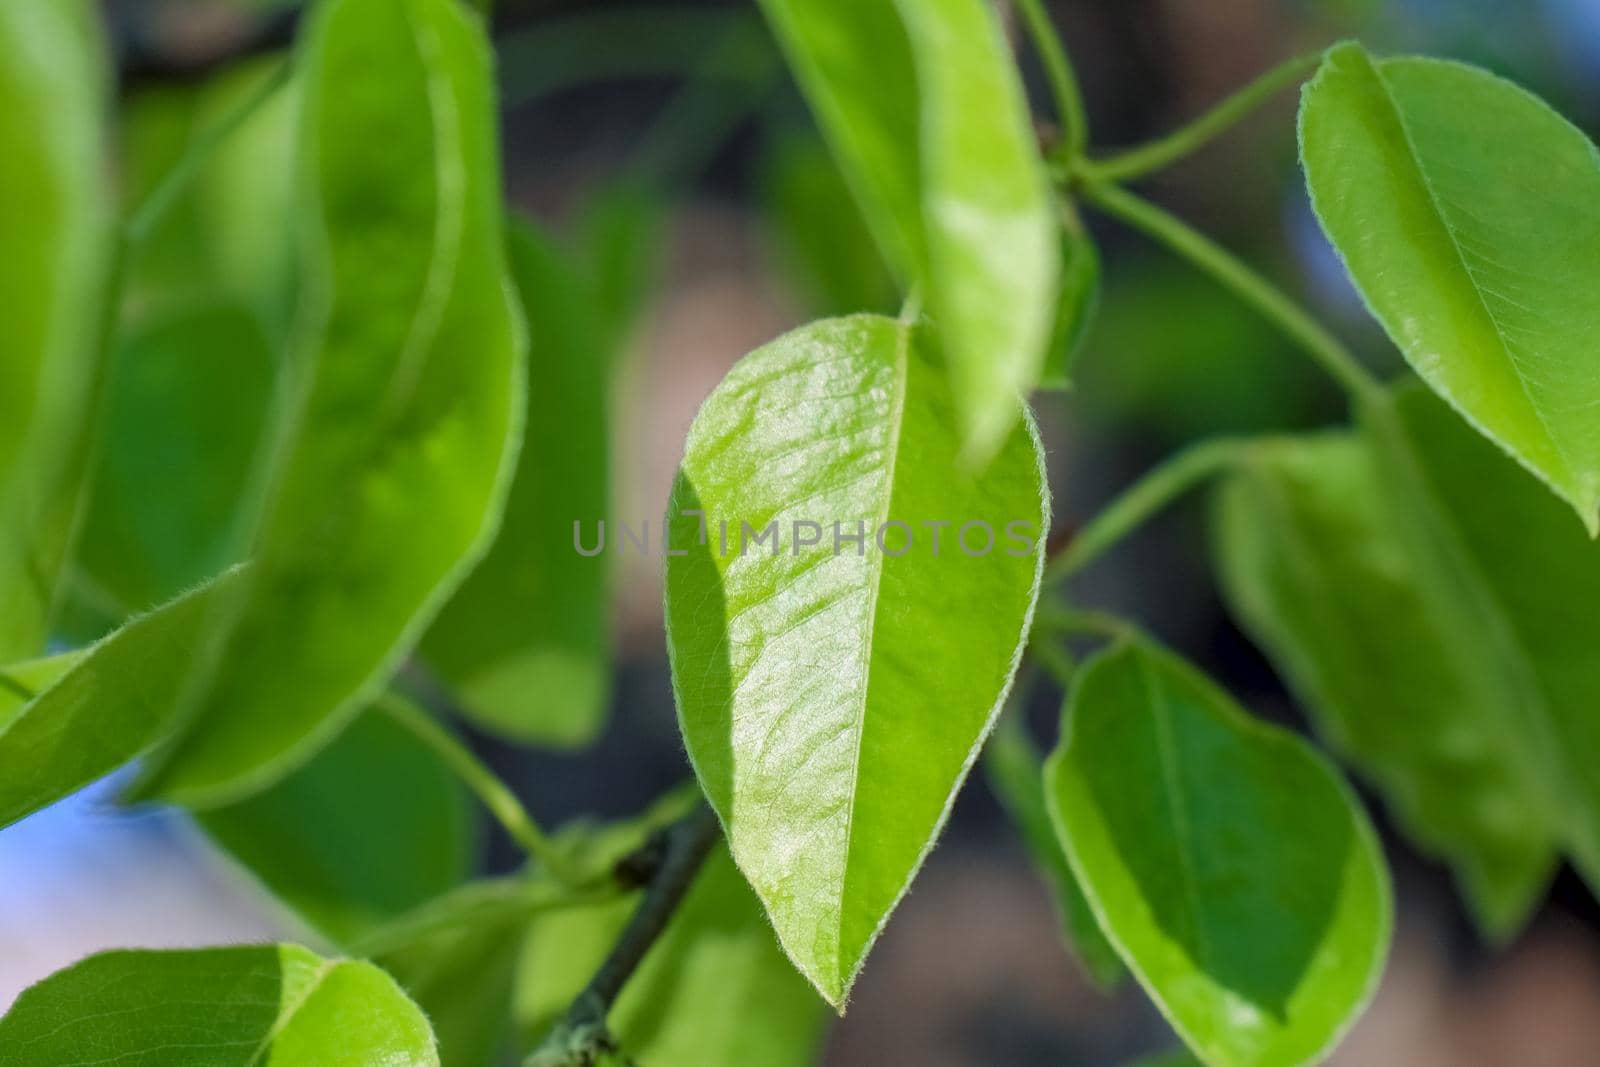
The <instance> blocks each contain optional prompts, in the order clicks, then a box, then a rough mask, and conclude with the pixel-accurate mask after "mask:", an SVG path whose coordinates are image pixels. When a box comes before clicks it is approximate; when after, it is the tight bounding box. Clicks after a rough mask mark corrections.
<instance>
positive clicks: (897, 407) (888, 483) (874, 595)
mask: <svg viewBox="0 0 1600 1067" xmlns="http://www.w3.org/2000/svg"><path fill="white" fill-rule="evenodd" d="M912 329H913V327H912V326H911V325H910V324H908V323H905V322H896V323H895V331H896V334H897V336H896V340H895V346H894V371H895V388H894V393H893V396H894V401H893V403H894V408H893V411H892V412H891V415H890V422H889V432H888V434H887V441H888V445H889V448H888V456H889V462H888V467H887V470H886V471H885V478H884V494H883V506H882V507H881V508H880V509H879V512H878V521H877V523H876V524H875V525H874V526H873V530H874V531H876V530H877V529H878V528H879V527H881V526H882V525H883V524H884V523H885V522H887V521H888V519H889V515H890V513H891V511H892V509H893V506H894V489H895V474H896V471H897V469H898V467H899V460H900V437H901V430H902V428H903V427H904V424H905V410H906V386H907V382H906V378H907V363H908V361H909V359H910V355H911V331H912ZM869 536H870V535H869ZM885 555H886V554H885V553H883V552H877V553H875V554H874V561H873V564H872V569H871V576H870V586H869V596H868V598H867V617H866V628H865V640H863V641H862V642H861V679H862V685H861V701H860V707H859V709H858V711H857V713H856V721H855V734H856V743H855V752H854V754H853V755H852V756H851V760H850V793H849V797H850V799H849V803H848V804H847V805H846V806H845V816H844V866H843V869H842V872H841V876H840V881H839V907H838V915H837V916H836V917H835V923H836V925H835V929H834V946H835V951H836V953H837V957H836V959H835V961H834V966H835V976H836V977H837V978H838V980H839V983H840V985H839V988H841V989H843V988H844V987H845V986H847V985H848V984H849V981H850V975H849V974H848V973H846V968H847V966H848V963H847V961H846V958H845V956H846V952H845V944H844V920H845V889H846V887H847V886H848V885H849V884H850V852H851V845H852V842H853V840H854V838H855V821H856V800H857V798H859V797H860V795H861V790H860V784H861V740H862V737H863V736H864V735H865V734H866V720H867V705H868V703H869V701H870V698H871V690H872V651H873V646H874V644H875V641H874V637H875V635H876V631H877V624H878V601H879V599H880V596H881V592H882V586H883V566H884V557H885Z"/></svg>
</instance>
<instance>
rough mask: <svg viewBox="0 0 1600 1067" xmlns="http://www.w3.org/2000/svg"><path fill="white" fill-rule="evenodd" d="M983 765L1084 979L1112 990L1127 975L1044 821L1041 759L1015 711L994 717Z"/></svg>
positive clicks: (1046, 819)
mask: <svg viewBox="0 0 1600 1067" xmlns="http://www.w3.org/2000/svg"><path fill="white" fill-rule="evenodd" d="M983 767H984V771H985V773H986V774H987V776H988V779H989V784H990V787H991V788H992V789H993V790H994V792H995V796H996V797H997V798H999V800H1000V804H1001V806H1002V807H1003V808H1005V811H1006V814H1007V815H1009V816H1010V817H1011V821H1012V823H1013V824H1014V825H1015V826H1016V828H1017V832H1018V834H1020V835H1021V837H1022V842H1023V844H1024V845H1026V846H1027V849H1028V854H1029V855H1030V856H1031V857H1032V858H1033V862H1034V864H1035V866H1037V867H1038V868H1039V870H1040V871H1041V872H1042V873H1043V874H1044V876H1045V878H1046V879H1047V880H1048V881H1049V883H1050V889H1051V891H1052V893H1053V895H1054V898H1055V905H1056V913H1057V916H1058V918H1059V920H1060V922H1061V930H1062V934H1063V935H1064V936H1065V938H1066V941H1067V944H1068V946H1069V947H1070V948H1071V949H1072V952H1073V955H1074V956H1075V957H1076V958H1077V960H1078V962H1079V963H1080V964H1082V965H1083V969H1084V971H1085V972H1086V973H1087V974H1088V975H1089V978H1090V979H1091V980H1092V981H1093V982H1094V983H1095V985H1097V986H1099V987H1100V988H1102V989H1107V990H1109V989H1113V988H1115V987H1116V986H1117V985H1119V984H1120V983H1121V982H1122V980H1123V979H1125V978H1126V977H1127V976H1128V969H1127V968H1126V967H1124V966H1123V963H1122V957H1121V956H1118V955H1117V950H1116V949H1115V948H1113V947H1112V945H1111V942H1110V941H1107V940H1106V935H1105V933H1104V931H1102V930H1101V929H1100V921H1099V920H1098V919H1096V918H1095V917H1094V912H1093V911H1092V910H1091V909H1090V908H1089V901H1088V899H1087V898H1085V897H1084V895H1083V888H1082V887H1081V886H1079V885H1078V879H1077V876H1076V875H1074V874H1073V873H1072V865H1071V864H1069V863H1068V862H1067V854H1066V853H1065V852H1064V851H1062V848H1061V840H1060V839H1059V838H1058V837H1057V836H1056V831H1055V827H1054V825H1052V824H1051V822H1050V811H1049V808H1048V806H1047V805H1046V804H1045V796H1044V761H1043V759H1042V758H1041V757H1040V754H1039V751H1038V749H1037V748H1036V747H1035V746H1034V743H1033V739H1032V738H1030V737H1029V736H1028V733H1027V730H1026V729H1025V728H1024V727H1023V724H1022V720H1021V718H1020V717H1019V714H1018V711H1017V710H1013V711H1011V712H1008V713H1007V715H1006V716H1005V717H1004V718H1002V719H1001V720H1000V725H999V726H998V727H997V728H996V729H995V732H994V736H992V737H991V738H989V743H988V745H986V746H985V747H984V750H983Z"/></svg>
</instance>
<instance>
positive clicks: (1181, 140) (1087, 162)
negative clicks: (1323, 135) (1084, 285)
mask: <svg viewBox="0 0 1600 1067" xmlns="http://www.w3.org/2000/svg"><path fill="white" fill-rule="evenodd" d="M1320 62H1322V50H1321V49H1319V50H1317V51H1315V52H1307V53H1305V54H1304V55H1299V56H1295V57H1294V58H1292V59H1286V60H1284V61H1283V62H1282V63H1279V64H1278V65H1277V66H1275V67H1273V68H1272V69H1271V70H1268V71H1266V72H1265V73H1263V74H1262V75H1260V76H1259V77H1257V78H1256V79H1255V80H1254V81H1252V82H1250V83H1249V84H1248V85H1246V86H1244V87H1243V88H1242V89H1239V90H1237V91H1236V92H1234V93H1233V94H1232V95H1231V96H1229V97H1227V98H1226V99H1225V100H1223V101H1222V102H1221V103H1219V104H1217V105H1216V106H1215V107H1213V108H1212V109H1211V110H1210V111H1207V112H1206V113H1205V114H1203V115H1201V116H1199V117H1198V118H1196V119H1194V120H1193V121H1192V122H1189V123H1187V124H1186V125H1184V126H1183V127H1182V128H1180V129H1177V130H1174V131H1173V132H1172V133H1169V134H1167V135H1166V136H1165V137H1161V138H1158V139H1157V140H1154V141H1151V142H1150V143H1148V144H1143V145H1139V146H1137V147H1135V148H1130V149H1127V150H1126V151H1122V152H1118V153H1117V154H1115V155H1112V156H1108V157H1107V158H1105V159H1084V160H1082V161H1081V162H1080V163H1079V164H1078V165H1077V167H1076V168H1075V169H1074V176H1075V177H1077V178H1078V179H1079V180H1080V181H1082V182H1083V183H1085V184H1090V185H1107V184H1110V183H1112V182H1125V181H1132V180H1134V179H1137V178H1142V177H1144V176H1145V175H1147V174H1151V173H1154V172H1155V171H1158V170H1162V169H1164V168H1166V167H1168V166H1170V165H1171V164H1173V163H1176V162H1177V161H1178V160H1180V159H1182V158H1183V157H1185V156H1187V155H1189V154H1190V153H1191V152H1194V151H1195V150H1196V149H1199V148H1202V147H1204V146H1205V145H1206V144H1207V143H1209V142H1210V141H1211V140H1213V139H1214V138H1216V137H1217V136H1219V135H1220V134H1222V133H1225V132H1226V131H1227V130H1229V129H1231V128H1232V127H1233V126H1234V124H1236V123H1237V122H1239V121H1240V120H1241V119H1243V118H1244V117H1245V116H1247V115H1249V114H1250V113H1251V112H1252V111H1254V110H1255V109H1256V108H1258V107H1260V106H1261V105H1262V104H1264V103H1266V101H1267V100H1269V99H1271V98H1272V97H1274V96H1276V95H1277V94H1278V93H1279V92H1280V91H1282V90H1284V89H1287V88H1288V87H1289V86H1291V85H1294V84H1296V83H1298V82H1299V81H1301V80H1302V79H1303V78H1304V77H1305V75H1306V74H1307V73H1308V72H1310V71H1311V70H1312V68H1314V67H1315V66H1316V65H1317V64H1318V63H1320Z"/></svg>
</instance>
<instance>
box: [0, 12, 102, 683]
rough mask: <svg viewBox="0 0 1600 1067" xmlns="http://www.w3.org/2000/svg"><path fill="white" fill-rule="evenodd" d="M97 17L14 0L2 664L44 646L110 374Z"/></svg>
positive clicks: (2, 224) (4, 275)
mask: <svg viewBox="0 0 1600 1067" xmlns="http://www.w3.org/2000/svg"><path fill="white" fill-rule="evenodd" d="M97 18H98V5H96V4H92V3H89V2H88V0H12V2H9V3H6V4H4V5H0V144H3V145H4V146H5V153H6V163H5V165H4V166H3V167H0V233H3V234H4V235H5V254H4V255H3V256H0V306H3V307H4V308H5V309H6V312H5V314H6V326H5V330H4V331H3V332H0V662H6V661H9V660H14V659H20V658H23V657H28V656H35V655H38V654H40V653H41V652H43V651H44V646H45V640H46V637H47V636H48V632H49V628H50V624H51V621H52V614H53V612H54V610H55V608H56V604H57V600H58V598H59V592H58V589H57V582H58V579H59V576H60V573H61V569H62V567H63V566H64V565H65V562H66V558H67V555H68V552H69V548H70V546H69V541H70V534H71V531H72V528H73V525H74V522H75V512H76V506H77V500H78V497H79V487H80V484H81V477H82V473H83V469H84V467H85V465H86V463H87V457H88V446H89V434H88V428H87V422H88V420H87V419H86V417H85V416H86V414H87V413H88V412H89V410H90V409H91V407H92V405H93V399H94V395H95V391H96V388H97V383H98V381H99V377H100V373H101V368H100V363H101V360H100V358H99V349H98V346H99V338H98V336H97V334H96V329H95V326H96V323H97V322H98V320H99V314H98V313H97V311H96V308H97V306H98V304H99V303H100V300H101V298H102V295H103V289H104V286H105V273H106V268H107V265H108V263H109V260H110V247H111V241H110V238H111V210H110V197H109V195H108V192H107V189H106V187H105V175H106V173H107V168H106V167H105V163H104V160H103V158H102V151H101V149H102V145H103V144H104V141H105V139H106V129H105V126H106V123H105V113H106V108H107V99H108V88H109V87H108V81H109V78H108V75H107V69H108V64H107V61H106V56H105V51H104V48H103V43H102V41H101V40H100V35H99V32H98V27H97V26H96V24H95V23H96V19H97Z"/></svg>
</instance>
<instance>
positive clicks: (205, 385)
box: [78, 304, 276, 614]
mask: <svg viewBox="0 0 1600 1067" xmlns="http://www.w3.org/2000/svg"><path fill="white" fill-rule="evenodd" d="M275 373H276V360H275V358H274V356H273V354H272V351H271V350H270V349H269V348H268V346H267V340H266V337H265V336H264V335H263V334H262V331H261V326H260V325H259V324H258V322H257V320H256V318H255V317H254V316H253V315H251V314H250V313H249V312H248V311H247V310H245V309H243V308H242V307H240V306H238V305H235V304H212V305H203V306H199V307H196V308H194V309H193V310H189V311H182V312H177V313H175V314H173V315H172V317H170V318H168V319H165V320H163V321H159V322H155V323H152V324H151V325H149V326H148V327H146V328H144V329H142V330H140V331H138V332H136V333H134V334H132V335H131V336H129V337H128V339H127V340H126V342H125V343H124V345H123V348H122V350H121V351H120V352H119V353H118V354H117V356H116V366H115V368H114V369H113V371H112V374H111V379H110V397H109V398H108V402H107V405H106V408H107V410H106V413H105V425H104V428H103V430H102V434H103V439H102V445H101V448H100V450H99V458H98V461H97V465H96V470H95V472H94V477H93V480H92V482H91V490H90V497H89V507H88V510H87V514H86V516H85V519H84V526H83V532H82V535H81V537H80V539H79V544H78V566H79V567H81V568H82V569H83V572H84V574H85V576H86V577H87V578H89V579H90V580H91V581H92V582H94V583H95V585H96V587H97V588H98V590H99V591H101V593H102V594H104V595H107V596H110V597H111V598H113V599H114V600H115V601H116V602H117V604H118V605H120V607H121V608H122V609H123V613H124V614H126V613H128V612H139V611H146V610H149V609H150V608H152V607H154V606H156V605H158V604H161V603H164V602H165V601H167V600H170V599H171V598H172V597H174V596H176V595H177V594H178V593H180V592H182V591H183V590H185V589H191V588H193V587H194V586H196V585H198V584H199V583H201V582H203V581H205V580H206V579H208V578H210V577H212V576H213V575H216V574H219V573H221V572H222V570H224V569H225V568H226V567H227V566H228V565H229V564H231V563H234V562H237V560H236V559H234V558H233V557H234V555H236V554H237V551H238V546H239V532H238V530H237V522H238V520H239V518H240V514H239V510H240V505H241V501H242V500H243V499H244V495H245V490H244V487H245V486H247V485H249V484H250V482H251V480H252V471H253V469H254V464H255V462H256V457H257V449H258V447H259V446H260V445H261V442H262V439H263V435H264V431H265V429H266V416H267V412H268V409H269V407H270V406H271V400H272V393H273V380H274V376H275Z"/></svg>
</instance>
